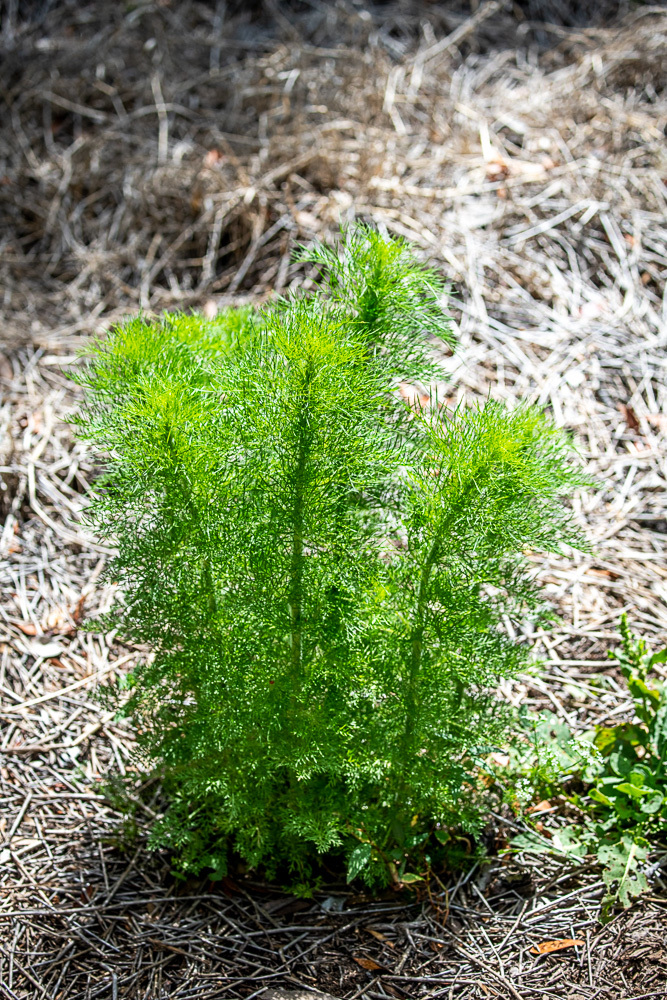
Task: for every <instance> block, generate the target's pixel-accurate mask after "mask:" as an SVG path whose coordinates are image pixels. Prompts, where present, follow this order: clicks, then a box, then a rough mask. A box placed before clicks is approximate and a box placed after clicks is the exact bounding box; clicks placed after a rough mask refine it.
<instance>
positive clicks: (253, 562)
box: [78, 226, 583, 884]
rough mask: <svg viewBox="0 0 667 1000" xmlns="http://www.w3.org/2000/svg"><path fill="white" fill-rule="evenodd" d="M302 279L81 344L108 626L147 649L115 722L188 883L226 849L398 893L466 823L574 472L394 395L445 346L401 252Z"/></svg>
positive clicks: (488, 424)
mask: <svg viewBox="0 0 667 1000" xmlns="http://www.w3.org/2000/svg"><path fill="white" fill-rule="evenodd" d="M301 259H308V260H311V261H314V262H316V263H318V264H320V265H321V268H322V276H323V281H322V285H321V287H320V288H319V289H318V290H317V292H315V293H314V294H313V295H311V296H310V297H304V296H295V297H293V298H291V299H288V300H283V301H280V302H277V303H274V304H273V305H270V306H269V307H267V308H265V309H263V310H261V311H258V312H253V311H251V310H243V311H234V310H228V311H227V312H225V313H223V314H222V315H221V316H220V317H219V318H218V319H217V320H216V321H213V322H208V321H206V320H204V319H203V318H201V317H188V316H183V315H175V314H171V315H167V316H165V317H164V318H163V319H162V320H161V321H158V322H148V321H147V320H145V319H143V318H141V317H140V318H138V319H135V320H131V321H129V322H128V323H126V324H124V325H121V326H119V327H116V328H114V329H113V330H112V331H111V333H110V334H109V336H108V337H107V338H106V339H104V340H102V341H99V342H97V343H96V344H95V345H93V347H92V349H91V352H90V358H89V362H88V365H87V367H86V368H85V370H84V371H83V373H82V374H81V375H80V377H79V380H80V382H81V383H82V385H83V386H84V387H85V389H86V403H85V405H84V407H83V409H82V411H81V413H80V415H79V418H78V427H79V433H80V434H81V436H82V437H84V438H87V439H89V440H90V441H91V442H93V443H94V445H95V446H96V447H98V448H99V449H100V451H101V453H102V454H103V455H104V462H105V467H106V471H105V474H104V476H103V477H102V478H101V480H100V481H99V483H98V485H97V491H96V498H95V502H94V505H93V519H94V523H95V525H96V528H97V530H98V532H99V533H100V534H101V535H102V536H104V537H106V538H108V539H110V540H113V541H114V542H115V543H116V544H117V545H118V557H117V558H116V559H115V560H114V562H113V565H112V566H111V567H110V570H109V573H110V576H111V577H112V578H113V579H116V580H118V581H119V584H120V589H121V596H120V597H119V600H118V601H117V603H116V605H115V607H114V608H113V609H112V610H111V611H110V612H109V613H108V615H107V616H106V618H105V623H106V624H107V625H108V626H109V627H114V628H117V629H118V630H119V631H120V633H121V634H122V635H123V636H125V637H126V638H127V639H130V640H132V641H134V642H137V643H142V644H147V645H148V646H149V647H150V648H151V650H152V655H151V656H150V657H147V658H146V660H145V661H144V662H143V663H142V664H141V665H140V666H139V667H138V668H137V670H136V671H135V672H134V675H133V677H132V678H131V680H130V684H131V695H130V700H129V702H128V703H127V706H126V711H127V712H128V713H129V714H130V715H131V716H132V718H133V719H134V720H135V722H136V724H137V732H138V736H139V742H140V745H141V748H142V751H143V753H144V754H145V756H146V759H147V760H148V761H150V762H152V763H153V764H155V765H156V766H159V767H160V768H161V769H162V772H163V774H164V791H165V795H166V801H167V808H166V812H165V814H164V816H163V817H162V819H161V820H160V821H159V822H158V823H156V825H155V827H154V830H153V842H154V843H155V844H161V845H166V846H169V847H170V848H172V849H173V850H174V852H175V854H176V857H177V859H178V860H177V863H178V864H180V865H181V866H182V868H183V869H184V870H191V871H198V870H201V869H203V868H207V869H209V870H211V871H213V872H214V873H217V874H223V873H224V871H225V870H226V864H227V859H228V857H229V852H230V851H231V850H235V851H237V852H238V853H239V854H240V855H241V856H242V857H243V858H244V860H245V861H246V863H248V864H249V865H252V866H258V865H263V866H264V867H265V869H266V870H267V871H269V872H272V871H276V870H277V868H278V867H279V866H285V867H286V868H287V869H289V870H290V871H292V872H293V873H294V877H295V878H297V879H300V880H302V879H303V877H304V874H307V871H308V865H309V858H310V857H311V856H312V854H313V852H319V853H323V852H327V851H331V850H338V851H340V852H343V854H345V856H347V857H348V858H349V874H350V877H352V876H355V875H359V876H360V877H363V878H365V879H366V881H367V882H369V883H371V884H372V883H373V882H378V881H380V882H382V881H387V880H388V879H394V880H399V881H400V878H401V875H402V873H404V872H405V870H406V867H405V866H406V864H407V862H408V860H409V859H410V858H411V857H412V856H413V855H414V852H415V851H417V852H418V851H419V849H420V845H423V844H424V842H425V838H427V837H428V835H429V832H430V831H432V830H434V829H436V828H437V829H440V828H442V827H444V826H446V825H447V824H452V823H459V824H461V825H463V826H465V827H468V828H472V827H474V826H475V824H476V823H478V822H479V814H478V812H476V809H475V806H474V803H473V802H472V801H471V797H470V794H469V792H468V791H466V789H469V788H470V782H471V781H472V780H474V779H473V778H472V777H471V768H473V765H474V760H475V759H476V758H477V757H478V756H479V754H481V753H483V752H484V750H485V748H488V747H489V746H490V745H492V744H494V743H496V742H497V741H499V740H501V739H502V738H503V734H504V732H505V731H506V729H507V725H508V720H509V712H508V710H507V709H506V708H505V707H504V706H503V705H502V703H501V702H499V701H498V699H497V698H496V697H495V696H494V688H495V686H496V685H497V682H498V679H499V678H501V677H503V676H507V675H511V674H512V673H514V672H516V670H517V669H518V668H519V667H520V666H521V664H522V663H523V662H524V661H525V657H526V651H525V648H524V647H521V646H519V645H518V644H517V643H516V642H514V641H513V640H512V639H511V638H510V637H509V636H508V634H507V632H506V631H505V630H504V629H503V628H502V621H503V620H504V618H505V616H509V617H510V618H513V617H514V618H515V617H517V616H521V615H523V614H525V613H526V612H527V611H531V610H533V611H536V610H537V609H538V607H539V593H538V591H537V589H536V586H535V583H534V581H533V578H532V575H531V573H530V568H529V566H528V565H527V562H526V559H525V556H524V554H523V553H524V552H525V550H526V549H543V550H552V551H557V550H559V549H560V547H561V546H562V545H563V544H564V543H569V544H576V543H578V542H579V538H578V535H577V533H576V531H574V530H573V528H572V525H571V522H570V516H569V514H568V512H567V511H566V509H565V508H564V506H563V503H562V499H563V497H564V496H565V495H567V494H568V493H569V492H570V491H571V490H572V489H573V488H574V487H575V486H577V485H578V484H580V483H582V482H583V479H582V476H581V474H580V473H579V471H578V470H577V468H576V465H575V464H573V462H572V459H571V448H570V445H569V442H568V440H567V438H566V437H565V436H564V435H563V434H562V433H561V432H560V431H558V430H557V429H556V428H555V427H554V426H553V425H552V424H551V423H550V422H549V420H548V419H547V418H546V417H545V416H544V415H543V414H541V413H540V412H538V411H537V410H535V409H534V408H531V407H528V406H520V407H518V408H517V409H515V410H513V411H512V410H510V409H508V408H507V407H505V406H503V405H502V404H499V403H493V402H492V403H488V404H487V405H486V406H484V407H473V408H470V409H465V408H462V409H460V410H459V411H457V412H456V413H453V414H447V415H446V414H445V413H444V411H442V410H441V409H440V408H439V407H438V406H437V405H436V404H435V403H434V404H433V405H432V406H430V407H429V408H427V409H424V410H421V409H419V408H417V409H416V410H415V409H411V408H410V407H409V406H408V405H407V404H406V403H405V402H404V400H403V398H402V397H401V395H400V394H399V393H397V392H396V386H397V384H398V382H400V381H404V380H408V381H411V382H413V383H418V384H421V385H428V384H429V381H430V380H431V379H432V378H433V377H434V376H438V377H440V369H439V365H438V362H437V351H438V349H439V347H441V346H442V343H443V342H446V343H449V342H450V340H451V334H450V332H449V323H448V320H447V317H446V315H445V314H444V312H443V308H442V305H443V296H444V294H445V289H444V286H443V285H442V284H441V283H440V282H439V281H438V280H437V279H436V277H435V275H434V274H433V273H432V272H431V271H429V270H428V269H426V268H424V267H422V266H421V265H419V264H418V263H417V261H416V260H415V259H414V257H413V255H412V252H411V250H410V249H409V247H408V246H407V245H406V244H405V243H403V242H401V241H395V240H392V239H388V238H384V237H382V236H380V235H379V234H378V233H376V232H375V231H373V230H372V229H369V228H368V227H363V226H362V227H358V228H356V229H353V230H351V231H349V232H347V233H346V234H345V235H344V239H343V242H342V245H341V246H339V247H336V248H328V247H323V246H319V245H318V246H316V247H315V248H310V249H309V250H308V251H302V252H301ZM416 877H417V876H416V875H410V878H413V879H414V878H416ZM405 878H406V879H407V878H408V875H407V874H406V876H405Z"/></svg>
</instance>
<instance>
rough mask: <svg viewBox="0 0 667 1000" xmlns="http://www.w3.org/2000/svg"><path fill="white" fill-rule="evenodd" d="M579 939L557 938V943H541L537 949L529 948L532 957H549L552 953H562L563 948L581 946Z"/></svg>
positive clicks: (581, 942)
mask: <svg viewBox="0 0 667 1000" xmlns="http://www.w3.org/2000/svg"><path fill="white" fill-rule="evenodd" d="M583 943H584V942H583V941H581V940H580V939H579V938H559V939H558V940H557V941H541V942H540V944H538V946H537V948H531V949H530V951H531V953H532V954H533V955H550V954H551V952H552V951H562V950H563V948H574V947H575V945H583Z"/></svg>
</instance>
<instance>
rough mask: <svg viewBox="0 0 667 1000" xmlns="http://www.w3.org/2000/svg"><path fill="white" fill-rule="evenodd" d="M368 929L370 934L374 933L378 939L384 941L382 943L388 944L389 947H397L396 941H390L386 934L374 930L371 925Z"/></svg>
mask: <svg viewBox="0 0 667 1000" xmlns="http://www.w3.org/2000/svg"><path fill="white" fill-rule="evenodd" d="M366 930H367V931H368V933H369V934H372V935H373V937H374V938H375V939H376V941H382V943H383V944H386V945H388V947H389V948H394V947H395V945H394V942H393V941H390V940H389V939H388V938H387V937H386V935H384V934H380V932H379V931H374V930H373V929H372V928H371V927H367V928H366Z"/></svg>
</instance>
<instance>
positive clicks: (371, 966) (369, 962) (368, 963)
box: [354, 958, 382, 972]
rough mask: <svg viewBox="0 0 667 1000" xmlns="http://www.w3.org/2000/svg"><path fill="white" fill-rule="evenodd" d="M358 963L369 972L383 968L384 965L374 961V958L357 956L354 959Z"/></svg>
mask: <svg viewBox="0 0 667 1000" xmlns="http://www.w3.org/2000/svg"><path fill="white" fill-rule="evenodd" d="M354 961H355V962H356V963H357V965H360V966H361V968H362V969H367V970H368V972H375V970H376V969H381V968H382V966H381V965H378V964H377V962H374V961H373V959H372V958H355V960H354Z"/></svg>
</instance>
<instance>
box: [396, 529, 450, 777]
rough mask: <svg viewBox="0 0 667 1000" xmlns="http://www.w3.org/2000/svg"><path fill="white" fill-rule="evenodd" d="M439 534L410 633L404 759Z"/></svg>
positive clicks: (421, 583) (413, 718) (413, 714)
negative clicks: (429, 587) (429, 586)
mask: <svg viewBox="0 0 667 1000" xmlns="http://www.w3.org/2000/svg"><path fill="white" fill-rule="evenodd" d="M440 539H441V533H440V532H439V533H438V535H437V536H436V538H435V541H434V542H433V544H432V545H431V548H430V551H429V554H428V556H427V557H426V561H425V563H424V565H423V567H422V572H421V578H420V580H419V591H418V594H417V607H416V609H415V618H414V624H413V628H412V633H411V637H410V638H411V652H410V672H409V675H408V690H407V696H406V705H405V731H404V734H403V752H404V756H405V758H407V755H408V753H409V751H410V743H411V741H412V736H413V734H414V730H415V726H416V722H417V711H418V705H417V682H418V680H419V673H420V670H421V662H422V652H423V646H424V626H425V621H424V618H425V615H426V606H427V604H428V585H429V582H430V579H431V572H432V570H433V566H434V565H435V561H436V559H437V558H438V555H439V554H440V545H441V541H440Z"/></svg>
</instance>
